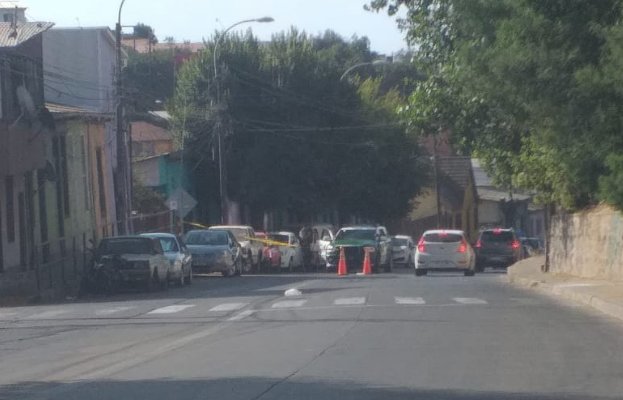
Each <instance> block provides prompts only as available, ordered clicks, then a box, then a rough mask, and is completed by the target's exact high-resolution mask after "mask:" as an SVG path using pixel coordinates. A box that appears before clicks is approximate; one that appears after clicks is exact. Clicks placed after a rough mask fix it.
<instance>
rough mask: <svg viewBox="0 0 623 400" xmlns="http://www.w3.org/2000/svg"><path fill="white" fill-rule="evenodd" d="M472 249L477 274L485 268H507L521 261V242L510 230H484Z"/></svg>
mask: <svg viewBox="0 0 623 400" xmlns="http://www.w3.org/2000/svg"><path fill="white" fill-rule="evenodd" d="M474 247H475V249H476V270H477V271H478V272H481V271H483V270H484V269H485V267H498V268H507V267H509V266H510V265H512V264H514V263H516V262H517V261H519V260H520V259H521V252H522V249H521V242H520V241H519V239H518V238H517V236H516V235H515V231H513V230H512V229H500V228H495V229H485V230H483V231H481V232H480V236H479V237H478V241H477V242H476V245H475V246H474Z"/></svg>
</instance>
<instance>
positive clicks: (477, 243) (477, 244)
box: [476, 239, 482, 249]
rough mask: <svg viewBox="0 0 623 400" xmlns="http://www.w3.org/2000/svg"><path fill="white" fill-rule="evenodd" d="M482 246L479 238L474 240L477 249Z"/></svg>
mask: <svg viewBox="0 0 623 400" xmlns="http://www.w3.org/2000/svg"><path fill="white" fill-rule="evenodd" d="M481 247H482V242H481V241H480V239H478V241H477V242H476V248H477V249H479V248H481Z"/></svg>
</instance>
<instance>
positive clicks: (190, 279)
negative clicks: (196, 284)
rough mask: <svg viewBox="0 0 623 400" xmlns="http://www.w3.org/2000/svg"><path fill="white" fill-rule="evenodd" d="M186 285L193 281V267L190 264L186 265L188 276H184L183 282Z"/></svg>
mask: <svg viewBox="0 0 623 400" xmlns="http://www.w3.org/2000/svg"><path fill="white" fill-rule="evenodd" d="M184 283H185V284H187V285H192V283H193V267H192V266H190V265H189V266H188V276H187V277H186V282H184Z"/></svg>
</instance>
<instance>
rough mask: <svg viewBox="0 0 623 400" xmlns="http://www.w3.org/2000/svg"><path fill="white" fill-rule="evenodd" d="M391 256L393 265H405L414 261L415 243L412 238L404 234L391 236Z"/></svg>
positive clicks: (409, 264)
mask: <svg viewBox="0 0 623 400" xmlns="http://www.w3.org/2000/svg"><path fill="white" fill-rule="evenodd" d="M392 257H393V260H394V265H400V266H402V267H407V266H411V265H413V263H414V262H415V244H414V243H413V238H411V236H406V235H396V236H392Z"/></svg>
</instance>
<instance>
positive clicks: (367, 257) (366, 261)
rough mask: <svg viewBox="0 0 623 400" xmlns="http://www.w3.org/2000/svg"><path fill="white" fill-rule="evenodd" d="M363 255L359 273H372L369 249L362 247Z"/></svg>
mask: <svg viewBox="0 0 623 400" xmlns="http://www.w3.org/2000/svg"><path fill="white" fill-rule="evenodd" d="M364 252H365V255H364V256H363V268H362V271H361V275H372V264H370V251H369V250H368V249H364Z"/></svg>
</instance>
